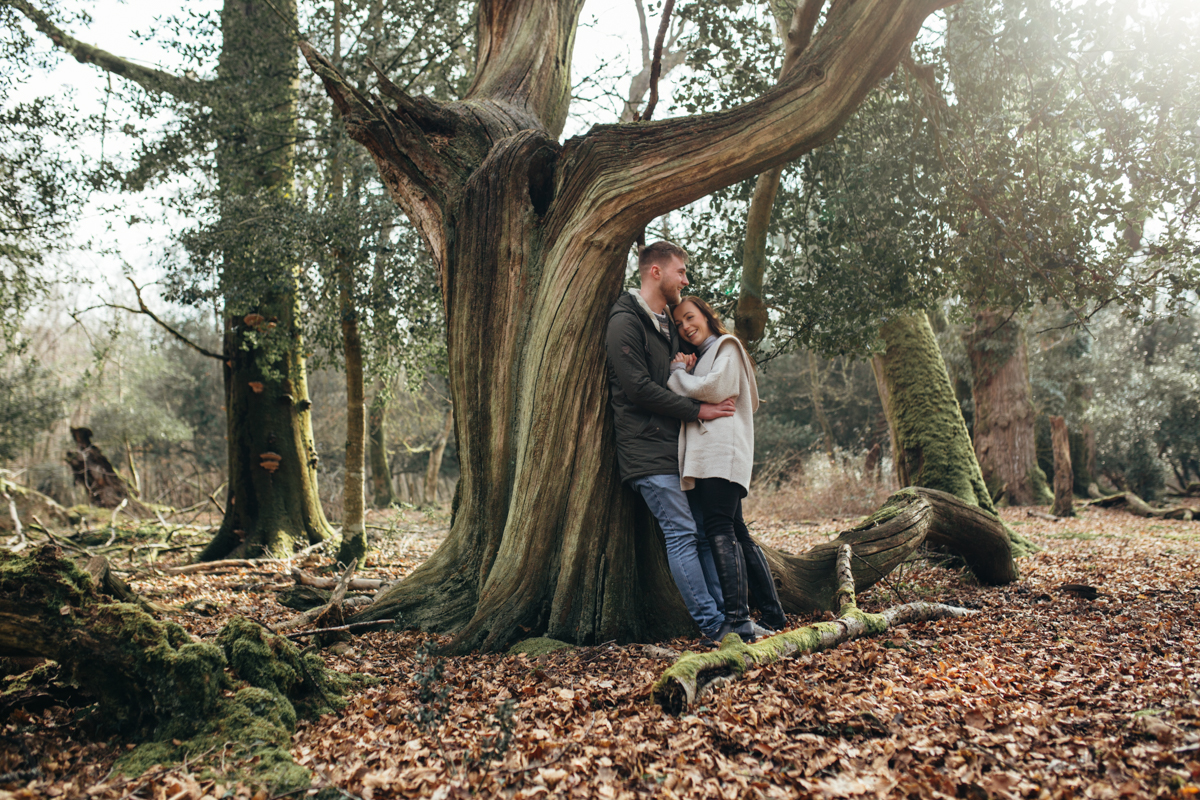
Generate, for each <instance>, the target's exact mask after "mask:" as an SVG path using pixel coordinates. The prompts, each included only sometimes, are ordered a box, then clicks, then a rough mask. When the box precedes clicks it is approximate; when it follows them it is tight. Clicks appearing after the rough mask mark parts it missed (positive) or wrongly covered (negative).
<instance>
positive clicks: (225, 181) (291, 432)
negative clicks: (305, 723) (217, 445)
mask: <svg viewBox="0 0 1200 800" xmlns="http://www.w3.org/2000/svg"><path fill="white" fill-rule="evenodd" d="M13 6H14V7H15V8H16V9H17V10H19V11H20V12H21V13H22V14H24V15H25V16H26V17H28V18H29V19H30V20H32V21H33V22H34V24H35V25H36V26H37V28H38V30H39V31H40V32H42V33H43V34H45V35H46V36H47V37H49V38H50V40H51V41H52V42H53V43H54V44H55V46H57V47H59V48H61V49H63V50H65V51H67V52H68V53H70V54H71V55H72V56H74V57H75V59H76V60H78V61H80V62H81V63H90V64H95V65H96V66H97V67H99V68H101V69H103V70H106V71H108V72H110V73H114V74H117V75H119V76H121V77H122V78H125V79H126V80H129V81H131V82H133V83H135V84H137V85H139V86H141V87H142V88H144V89H146V90H147V91H149V92H152V93H162V92H165V93H167V94H170V95H172V96H173V97H174V98H175V99H176V100H178V101H180V102H185V103H195V104H201V105H204V106H206V107H207V108H209V109H211V118H212V123H213V128H214V132H213V136H214V139H215V140H216V163H217V169H216V172H217V177H218V182H219V191H218V194H219V196H220V197H222V198H223V199H224V202H223V204H222V207H221V209H220V212H221V215H222V224H221V226H220V227H221V229H222V230H225V231H233V230H244V231H249V232H251V233H252V234H258V235H269V232H268V231H266V230H265V229H264V228H265V226H262V227H260V228H258V229H256V228H255V227H254V226H253V225H250V224H249V223H248V222H247V221H246V220H245V219H243V216H242V215H243V214H244V211H243V210H242V209H241V208H240V204H241V202H243V201H251V200H254V199H256V198H261V197H269V196H272V195H276V196H278V197H281V198H284V199H286V198H287V197H290V196H291V194H292V192H293V190H294V176H293V173H292V169H293V164H292V158H293V151H294V145H295V137H296V100H297V92H298V91H299V72H298V70H297V64H296V53H295V41H294V40H293V38H292V37H293V35H294V31H295V30H296V4H295V0H276V2H274V3H249V2H246V1H245V0H227V2H226V3H225V5H224V7H223V8H222V11H221V35H222V44H221V53H220V56H219V58H218V64H217V79H216V81H211V82H205V81H198V80H196V79H194V78H189V77H180V76H177V75H174V74H172V73H169V72H165V71H163V70H158V69H154V68H151V67H146V66H142V65H140V64H137V63H135V62H132V61H128V60H125V59H122V58H119V57H117V56H115V55H113V54H112V53H109V52H107V51H105V50H102V49H100V48H98V47H94V46H92V45H88V44H85V43H83V42H80V41H78V40H77V39H74V38H72V37H71V36H70V35H68V34H67V33H66V32H65V31H63V30H61V29H59V28H58V27H56V26H55V25H54V24H53V22H51V21H50V19H49V18H48V17H47V16H46V15H45V14H44V13H43V12H42V11H40V10H39V9H37V8H36V7H34V6H32V5H31V4H30V3H28V2H25V1H24V0H19V1H18V2H14V3H13ZM268 260H269V259H268ZM264 274H265V276H266V277H264ZM296 280H297V275H296V265H294V264H282V263H263V259H262V258H261V256H260V255H259V253H258V247H257V243H255V242H250V243H243V244H240V245H237V246H233V245H230V246H228V247H226V248H225V252H224V253H223V264H222V266H221V276H220V281H221V291H222V292H223V293H224V296H225V309H224V313H225V334H224V354H225V375H224V379H225V410H226V438H227V440H228V447H229V450H228V453H229V456H228V470H229V489H228V495H227V498H226V505H225V517H224V519H223V520H222V523H221V527H220V528H219V529H218V531H217V533H216V535H215V536H214V537H213V540H212V541H211V542H210V543H209V545H208V547H206V548H205V549H204V551H203V552H202V553H201V554H200V558H201V560H215V559H220V558H223V557H225V556H226V555H229V554H231V553H233V552H235V551H238V552H245V553H247V554H251V555H253V554H258V553H262V552H271V553H275V554H285V553H288V552H290V551H291V550H292V548H293V546H294V544H295V542H296V541H303V540H307V541H308V542H314V543H315V542H317V541H320V540H322V539H324V538H325V537H327V536H330V535H331V534H332V531H331V530H330V528H329V523H328V522H326V521H325V515H324V512H323V511H322V510H321V504H320V501H319V500H318V497H317V472H316V467H317V452H316V447H315V445H314V443H313V436H312V423H311V419H310V417H309V408H310V406H311V405H312V404H311V402H310V401H309V399H308V388H307V378H306V375H305V366H304V355H303V353H304V351H303V343H302V341H301V338H300V330H299V326H298V324H297V321H296V291H295V287H296ZM254 286H258V287H263V286H267V287H270V288H269V289H265V290H263V289H254V288H251V287H254Z"/></svg>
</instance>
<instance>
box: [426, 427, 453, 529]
mask: <svg viewBox="0 0 1200 800" xmlns="http://www.w3.org/2000/svg"><path fill="white" fill-rule="evenodd" d="M453 430H454V406H451V407H450V408H448V409H446V421H445V422H444V423H442V430H441V432H440V433H439V434H438V438H437V441H435V442H434V443H433V447H431V448H430V449H429V465H428V466H427V467H426V468H425V502H426V503H429V504H431V505H432V504H434V503H437V502H438V496H437V489H438V475H439V474H440V473H441V471H442V456H443V455H445V453H446V444H447V442H449V441H450V433H451V432H452V431H453Z"/></svg>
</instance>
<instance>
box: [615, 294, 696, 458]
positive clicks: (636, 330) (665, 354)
mask: <svg viewBox="0 0 1200 800" xmlns="http://www.w3.org/2000/svg"><path fill="white" fill-rule="evenodd" d="M668 328H669V329H670V332H671V333H670V336H669V337H668V336H666V335H664V334H663V333H662V331H660V330H659V327H658V323H657V322H655V321H654V319H653V318H652V317H651V316H650V314H649V313H647V311H646V310H645V309H644V308H642V305H641V304H640V303H639V302H638V298H636V297H634V296H633V295H632V294H630V293H629V292H624V293H622V294H621V296H620V297H619V298H618V299H617V302H616V303H614V304H613V307H612V308H611V309H609V312H608V333H607V335H606V337H605V348H606V349H607V351H608V387H609V390H610V392H611V395H612V398H611V399H612V407H613V423H614V427H615V428H616V431H617V464H618V466H619V467H620V469H621V480H623V481H631V480H633V479H634V478H641V477H644V476H646V475H678V474H679V423H680V421H681V420H682V421H684V422H692V421H693V420H695V419H696V417H697V416H698V415H699V413H700V402H699V401H697V400H692V399H690V398H687V397H682V396H680V395H677V394H675V393H674V392H672V391H671V390H670V389H668V388H667V379H668V378H669V377H671V359H672V358H674V356H675V354H676V353H678V352H679V351H680V349H681V348H680V340H679V333H678V332H677V331H676V330H675V323H674V321H673V320H671V319H670V315H668Z"/></svg>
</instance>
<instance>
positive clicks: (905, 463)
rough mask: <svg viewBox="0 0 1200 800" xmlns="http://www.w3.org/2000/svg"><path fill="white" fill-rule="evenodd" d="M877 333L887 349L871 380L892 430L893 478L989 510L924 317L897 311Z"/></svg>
mask: <svg viewBox="0 0 1200 800" xmlns="http://www.w3.org/2000/svg"><path fill="white" fill-rule="evenodd" d="M880 335H881V336H882V337H883V341H884V345H885V347H886V349H885V351H884V353H883V355H882V356H880V357H878V358H877V359H876V361H875V362H874V364H875V380H876V382H877V383H878V384H879V386H880V391H879V397H880V400H882V401H883V407H884V411H885V413H886V414H887V418H888V426H889V428H890V430H891V434H892V453H893V458H894V459H895V461H896V479H897V481H898V482H899V484H900V485H901V486H924V487H927V488H929V489H938V490H940V491H943V492H947V493H948V494H952V495H954V496H955V497H957V498H959V499H960V500H963V501H964V502H967V503H970V504H971V505H976V506H979V507H980V508H982V509H984V510H985V511H989V512H994V511H995V508H994V507H993V505H992V498H991V495H989V494H988V491H987V487H986V486H985V485H984V483H983V476H982V475H981V474H980V471H979V463H978V462H977V461H976V460H975V450H974V449H973V448H972V447H971V437H970V436H969V435H967V426H966V423H965V422H963V418H962V411H961V409H960V408H959V406H958V401H957V400H956V399H955V397H954V388H953V387H952V386H951V385H950V376H949V374H948V373H947V372H946V364H945V362H944V361H943V360H942V354H941V351H939V350H938V346H937V339H936V338H935V337H934V335H933V328H932V326H931V325H930V324H929V318H928V317H927V316H926V315H925V314H924V313H918V314H908V315H902V316H898V317H896V318H895V319H893V320H892V321H891V322H888V323H887V324H885V325H884V326H883V327H882V328H880Z"/></svg>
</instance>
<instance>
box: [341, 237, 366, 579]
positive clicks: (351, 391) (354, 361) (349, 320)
mask: <svg viewBox="0 0 1200 800" xmlns="http://www.w3.org/2000/svg"><path fill="white" fill-rule="evenodd" d="M338 256H339V272H340V273H341V276H340V277H341V281H340V283H341V290H340V304H341V311H342V349H343V351H344V353H345V361H346V485H345V488H344V489H343V494H342V498H343V499H342V503H343V511H342V544H341V546H340V547H339V548H338V555H337V560H338V561H339V562H340V563H342V564H349V563H350V562H351V561H353V560H354V559H358V561H359V563H362V560H363V557H364V556H365V555H366V554H367V529H366V525H365V523H366V519H365V513H366V482H365V480H364V479H365V477H366V471H367V462H366V447H365V445H366V439H367V421H366V413H365V412H366V408H365V405H364V402H363V348H362V337H361V336H360V335H359V331H358V308H357V307H356V306H355V303H354V272H353V270H352V269H351V267H350V266H349V265H348V264H347V263H346V260H345V259H344V258H340V256H341V254H340V253H339V254H338Z"/></svg>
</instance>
